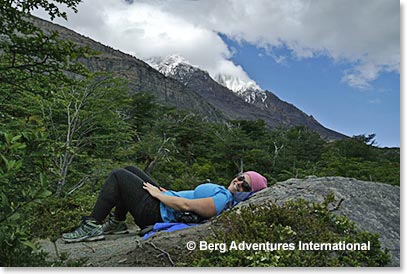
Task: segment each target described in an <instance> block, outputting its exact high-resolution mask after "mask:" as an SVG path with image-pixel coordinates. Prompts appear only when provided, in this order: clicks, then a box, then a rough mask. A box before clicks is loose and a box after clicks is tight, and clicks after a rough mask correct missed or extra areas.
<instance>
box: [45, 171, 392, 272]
mask: <svg viewBox="0 0 407 274" xmlns="http://www.w3.org/2000/svg"><path fill="white" fill-rule="evenodd" d="M329 192H333V193H334V194H335V197H336V200H337V201H340V200H342V202H341V203H340V206H339V208H338V209H337V210H335V211H333V212H334V213H336V214H342V215H346V216H347V217H349V219H351V220H352V221H354V222H355V223H356V224H357V226H358V227H359V228H361V229H363V230H367V231H369V232H373V233H377V234H379V235H380V237H379V239H380V241H381V243H382V247H383V248H387V249H389V251H390V254H391V256H392V263H391V265H390V266H400V188H399V187H397V186H391V185H387V184H382V183H375V182H365V181H359V180H355V179H351V178H343V177H323V178H317V177H308V178H306V179H290V180H287V181H285V182H280V183H277V184H275V185H273V186H272V187H269V188H267V189H264V190H262V191H260V192H258V193H257V194H256V195H255V196H253V197H252V198H250V199H249V200H248V201H246V202H242V203H241V204H239V205H238V206H237V207H240V206H245V205H247V204H249V203H250V204H253V205H259V204H263V203H265V202H270V201H272V202H275V203H277V204H279V203H283V202H284V201H287V200H291V199H294V200H295V199H297V198H303V199H306V200H309V201H314V202H320V201H322V200H324V198H325V197H326V196H327V195H328V193H329ZM215 225H216V222H213V221H212V220H211V221H209V222H207V223H205V224H202V225H199V226H196V227H191V228H188V229H184V230H180V231H174V232H171V233H167V232H160V233H157V234H156V235H154V236H153V237H151V238H149V239H147V240H143V239H142V238H141V237H139V236H138V235H137V233H136V232H137V228H135V227H133V229H132V233H130V234H127V235H123V236H107V237H106V239H105V240H104V241H99V242H86V243H75V244H64V243H63V242H62V241H61V240H58V241H56V243H55V245H54V243H52V242H50V241H46V240H44V241H42V242H41V245H42V246H43V249H45V250H46V251H48V252H49V253H50V258H55V256H56V252H55V250H58V253H61V252H67V253H70V255H69V258H70V259H73V260H76V259H79V258H86V257H88V258H89V260H88V263H87V265H88V266H173V265H174V264H175V263H176V262H177V260H178V259H179V258H180V257H182V256H184V255H185V254H186V253H188V252H190V251H188V250H187V248H186V244H187V243H188V242H189V241H195V242H199V241H200V240H203V239H205V238H206V237H207V236H208V235H210V234H211V233H212V228H213V227H214V226H215Z"/></svg>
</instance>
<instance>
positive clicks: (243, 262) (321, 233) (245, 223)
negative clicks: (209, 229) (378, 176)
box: [184, 194, 390, 267]
mask: <svg viewBox="0 0 407 274" xmlns="http://www.w3.org/2000/svg"><path fill="white" fill-rule="evenodd" d="M333 201H334V196H333V195H332V194H330V195H328V197H327V198H326V199H325V201H324V202H322V203H309V202H306V201H305V200H301V199H300V200H297V201H288V202H286V203H285V204H283V205H282V206H277V205H276V204H273V203H269V204H265V205H263V206H259V207H255V206H247V207H244V208H242V209H238V210H232V211H230V212H227V213H224V214H222V215H221V216H220V218H219V220H218V221H217V224H216V229H215V230H214V234H215V235H216V236H213V237H210V238H209V239H207V242H209V243H226V246H227V247H230V246H231V243H232V242H236V243H237V244H236V245H239V244H242V243H243V244H244V243H267V242H268V243H270V245H269V248H268V249H266V250H241V249H238V250H235V249H233V250H229V251H226V252H219V251H199V252H194V253H192V254H191V255H190V256H189V257H188V258H185V259H184V260H185V261H188V262H189V261H190V260H193V265H194V266H228V267H230V266H253V267H265V266H276V267H287V266H289V267H301V266H307V267H312V266H317V267H326V266H384V265H386V264H387V263H389V262H390V256H389V255H388V251H387V250H384V251H383V250H381V249H380V242H379V240H378V235H375V234H371V233H367V232H363V231H360V230H359V229H357V228H356V226H355V224H354V223H353V222H351V221H350V220H349V219H347V218H346V217H344V216H338V215H335V214H333V213H332V212H331V211H330V210H329V203H331V202H333ZM300 241H301V242H302V243H310V242H312V243H341V242H345V243H359V244H361V243H366V244H367V243H368V242H370V250H353V251H347V250H332V249H331V250H330V249H329V248H326V249H325V250H302V249H301V248H300V246H299V242H300ZM273 243H274V245H272V244H273ZM278 244H280V247H279V246H278ZM282 244H286V247H285V248H283V246H282ZM290 245H291V248H289V246H290Z"/></svg>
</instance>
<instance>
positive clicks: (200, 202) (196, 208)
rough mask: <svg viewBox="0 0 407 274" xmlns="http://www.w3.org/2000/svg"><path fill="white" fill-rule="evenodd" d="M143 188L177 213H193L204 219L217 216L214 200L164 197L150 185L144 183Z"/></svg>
mask: <svg viewBox="0 0 407 274" xmlns="http://www.w3.org/2000/svg"><path fill="white" fill-rule="evenodd" d="M143 188H144V189H145V190H147V191H148V192H149V193H150V194H151V196H153V197H154V198H157V199H158V200H160V201H161V202H162V203H163V204H165V205H166V206H168V207H171V208H173V209H175V210H177V211H191V212H194V213H196V214H198V215H200V216H202V217H204V218H210V217H213V216H216V207H215V202H214V201H213V199H212V198H201V199H185V198H181V197H174V196H168V195H164V194H163V193H162V192H161V191H160V190H159V189H158V188H157V187H155V186H153V185H151V184H150V183H144V186H143Z"/></svg>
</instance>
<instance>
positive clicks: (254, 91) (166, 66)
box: [146, 54, 268, 107]
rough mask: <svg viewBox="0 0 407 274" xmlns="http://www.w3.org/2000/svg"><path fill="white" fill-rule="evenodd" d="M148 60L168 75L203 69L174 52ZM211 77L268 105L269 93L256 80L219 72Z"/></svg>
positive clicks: (248, 99)
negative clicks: (247, 79) (246, 79)
mask: <svg viewBox="0 0 407 274" xmlns="http://www.w3.org/2000/svg"><path fill="white" fill-rule="evenodd" d="M146 62H147V63H148V64H149V65H150V66H152V67H153V68H155V69H156V70H158V71H159V72H161V73H162V74H164V75H165V76H167V77H173V76H177V77H178V78H181V79H184V78H186V76H188V74H192V73H193V72H196V71H198V70H201V69H199V68H198V67H196V66H193V65H192V64H191V63H190V62H189V61H188V60H186V59H185V58H184V57H182V56H180V55H178V54H172V55H169V56H167V57H165V58H162V57H153V58H150V59H148V60H146ZM211 77H212V79H214V80H215V81H216V82H217V83H219V84H220V85H222V86H224V87H226V88H228V89H229V90H231V91H233V92H235V93H236V94H237V95H239V96H240V97H243V98H244V100H245V101H246V102H248V103H255V102H259V100H260V101H261V102H262V103H263V104H264V106H265V107H268V106H267V104H266V103H265V101H266V99H267V93H266V91H264V90H262V89H261V88H260V87H259V86H258V85H257V84H256V82H255V81H253V80H249V81H247V82H245V81H243V80H242V79H240V78H239V77H236V76H233V75H230V74H217V75H215V76H212V75H211ZM174 78H175V77H174Z"/></svg>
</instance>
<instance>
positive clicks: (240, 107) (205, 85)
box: [36, 19, 346, 140]
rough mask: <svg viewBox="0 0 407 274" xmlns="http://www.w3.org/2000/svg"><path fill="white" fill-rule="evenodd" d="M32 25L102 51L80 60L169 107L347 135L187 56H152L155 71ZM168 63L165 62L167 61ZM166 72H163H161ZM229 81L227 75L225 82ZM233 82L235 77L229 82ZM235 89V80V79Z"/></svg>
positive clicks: (48, 26) (69, 35)
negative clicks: (197, 64)
mask: <svg viewBox="0 0 407 274" xmlns="http://www.w3.org/2000/svg"><path fill="white" fill-rule="evenodd" d="M36 24H37V25H38V26H40V27H41V28H42V29H44V30H46V31H58V32H59V34H60V37H61V38H62V39H69V40H71V41H73V42H74V43H76V44H78V45H81V46H89V47H90V48H91V49H93V50H95V51H97V52H99V53H100V54H99V55H97V56H94V57H91V58H89V59H86V60H82V62H83V63H84V64H85V66H87V67H88V68H89V69H90V70H91V71H108V72H112V73H113V74H115V75H117V76H121V77H123V78H125V79H127V80H128V83H129V88H130V92H132V93H135V92H141V91H143V92H149V93H152V94H154V95H155V97H156V99H157V100H158V101H159V102H161V103H163V104H167V105H170V106H174V107H177V108H181V109H187V110H189V111H192V112H194V113H197V114H200V115H202V116H204V117H206V118H207V119H208V120H210V121H216V122H221V121H225V120H226V119H247V120H255V119H263V120H264V121H265V122H266V123H267V125H268V126H269V127H270V128H276V127H279V126H285V127H292V126H298V125H304V126H307V127H309V128H310V129H312V130H314V131H316V132H318V133H319V134H320V135H321V136H322V137H324V138H327V139H331V140H332V139H342V138H345V137H346V136H344V135H342V134H340V133H337V132H335V131H332V130H329V129H327V128H325V127H323V126H322V125H320V124H319V123H318V122H317V121H316V120H315V119H313V117H312V116H308V115H306V114H305V113H303V112H302V111H301V110H299V109H298V108H296V107H295V106H294V105H292V104H288V103H286V102H284V101H281V100H280V99H279V98H278V97H277V96H275V95H274V94H272V93H271V92H268V91H262V90H260V89H258V87H257V86H256V85H255V84H254V85H253V84H251V85H247V87H248V88H246V89H240V90H239V91H240V93H235V92H233V91H231V90H230V89H228V88H227V87H225V86H223V85H221V84H219V83H218V82H216V81H215V80H213V79H212V78H211V77H210V76H209V74H208V73H207V72H205V71H202V70H201V69H199V68H196V67H193V66H192V65H191V64H189V63H188V62H186V61H185V60H164V63H162V62H163V60H161V62H159V60H155V64H162V66H161V68H157V67H156V66H155V67H156V69H158V70H159V71H160V72H161V73H160V72H159V71H157V70H156V69H154V68H152V67H151V66H149V65H148V64H147V63H145V62H143V61H141V60H139V59H137V58H136V57H134V56H131V55H128V54H125V53H123V52H121V51H119V50H115V49H113V48H111V47H108V46H105V45H103V44H101V43H98V42H96V41H94V40H92V39H90V38H87V37H85V36H83V35H80V34H78V33H76V32H74V31H72V30H69V29H67V28H65V27H62V26H59V25H57V24H53V23H50V22H48V21H45V20H42V19H36ZM165 62H167V63H165ZM164 74H165V75H164ZM226 80H228V79H226V78H225V81H226ZM232 83H233V81H232ZM235 84H237V85H236V86H237V87H239V83H238V82H235Z"/></svg>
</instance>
